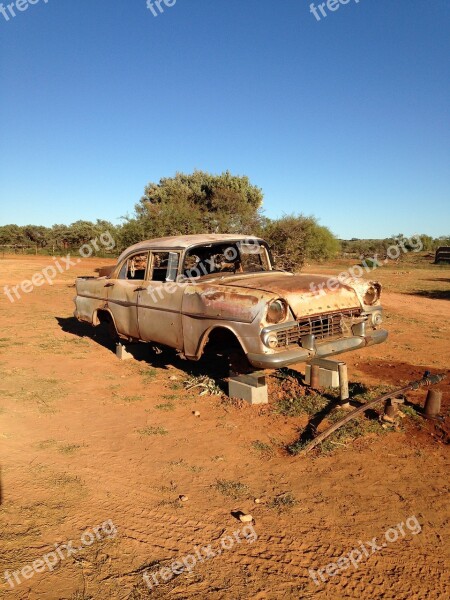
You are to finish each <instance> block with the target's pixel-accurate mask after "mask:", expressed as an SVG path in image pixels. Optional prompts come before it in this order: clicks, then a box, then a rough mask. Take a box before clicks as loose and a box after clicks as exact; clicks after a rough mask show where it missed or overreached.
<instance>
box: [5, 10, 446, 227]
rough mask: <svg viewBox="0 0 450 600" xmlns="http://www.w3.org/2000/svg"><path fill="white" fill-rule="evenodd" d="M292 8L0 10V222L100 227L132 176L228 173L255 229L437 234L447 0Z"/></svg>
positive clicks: (125, 194)
mask: <svg viewBox="0 0 450 600" xmlns="http://www.w3.org/2000/svg"><path fill="white" fill-rule="evenodd" d="M9 1H10V0H9ZM9 1H8V3H9ZM21 1H23V0H21ZM319 3H320V2H315V4H316V6H317V5H318V4H319ZM163 6H164V5H163ZM309 6H310V0H176V3H175V5H174V6H172V7H170V8H168V7H166V8H165V10H164V13H163V14H159V16H157V17H154V16H153V15H152V12H151V11H150V10H149V9H148V8H147V6H146V0H114V1H111V0H48V3H45V1H44V0H38V2H37V3H36V4H35V5H30V6H29V7H28V9H27V10H26V11H23V12H18V11H17V15H16V17H14V18H13V17H10V19H9V21H6V19H5V18H4V17H3V16H2V15H1V14H0V55H1V56H0V111H1V122H0V123H1V125H0V151H1V155H0V156H1V161H0V201H1V203H0V224H5V223H18V224H19V225H24V224H28V223H35V224H44V225H50V224H53V223H69V222H72V221H75V220H77V219H89V220H94V219H96V218H105V219H109V220H112V221H113V222H115V223H117V222H119V218H120V217H121V216H122V215H124V214H126V213H132V211H133V206H134V204H135V203H136V202H137V201H138V200H139V198H140V197H141V195H142V192H143V189H144V186H145V184H146V183H147V182H149V181H159V179H160V178H161V177H165V176H171V175H173V174H174V173H175V172H176V171H184V172H190V171H193V170H194V169H203V170H206V171H210V172H222V171H224V170H227V169H228V170H230V171H231V172H232V173H235V174H245V175H248V176H249V177H250V179H251V180H252V182H253V183H255V184H257V185H259V186H260V187H262V188H263V191H264V194H265V200H264V208H265V212H266V214H267V215H268V216H269V217H277V216H281V215H282V214H283V213H291V212H298V213H300V212H301V213H304V214H307V215H310V214H313V215H315V216H316V217H317V218H318V219H319V221H320V222H321V224H323V225H326V226H328V227H330V228H331V229H332V230H333V231H334V233H336V234H337V235H338V236H340V237H343V238H350V237H385V236H387V235H389V234H394V233H400V232H402V233H405V234H412V233H415V232H420V233H428V234H431V235H436V236H437V235H443V234H450V210H449V190H450V127H449V106H450V98H449V96H450V82H449V73H450V64H449V62H450V60H449V57H450V35H449V32H450V3H449V2H448V1H447V0H360V1H359V3H357V2H356V0H349V3H348V4H346V5H340V6H339V9H338V10H336V11H335V12H331V11H329V10H328V9H326V10H327V16H326V17H321V20H320V21H317V20H316V18H315V17H314V16H313V14H311V13H310V8H309ZM319 15H320V13H319Z"/></svg>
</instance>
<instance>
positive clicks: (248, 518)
mask: <svg viewBox="0 0 450 600" xmlns="http://www.w3.org/2000/svg"><path fill="white" fill-rule="evenodd" d="M239 521H241V523H252V522H253V517H252V515H246V514H244V513H241V514H240V515H239Z"/></svg>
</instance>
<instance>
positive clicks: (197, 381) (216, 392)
mask: <svg viewBox="0 0 450 600" xmlns="http://www.w3.org/2000/svg"><path fill="white" fill-rule="evenodd" d="M184 387H185V388H186V389H187V390H193V389H194V388H203V389H202V391H201V392H200V396H206V394H209V395H210V396H221V395H222V390H221V389H220V388H219V386H218V385H217V384H216V382H215V381H214V379H212V378H211V377H208V375H199V376H198V377H195V376H194V375H192V376H191V377H189V378H188V379H186V380H185V381H184Z"/></svg>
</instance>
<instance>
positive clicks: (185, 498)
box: [180, 494, 189, 502]
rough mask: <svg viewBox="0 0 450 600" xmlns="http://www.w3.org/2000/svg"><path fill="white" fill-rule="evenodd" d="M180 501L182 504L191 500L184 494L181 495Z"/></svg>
mask: <svg viewBox="0 0 450 600" xmlns="http://www.w3.org/2000/svg"><path fill="white" fill-rule="evenodd" d="M180 500H181V502H187V501H188V500H189V497H188V496H185V495H184V494H181V496H180Z"/></svg>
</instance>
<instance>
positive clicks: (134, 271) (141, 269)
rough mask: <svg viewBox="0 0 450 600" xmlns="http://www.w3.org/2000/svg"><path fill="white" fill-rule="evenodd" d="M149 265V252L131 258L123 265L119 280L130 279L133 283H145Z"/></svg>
mask: <svg viewBox="0 0 450 600" xmlns="http://www.w3.org/2000/svg"><path fill="white" fill-rule="evenodd" d="M147 264H148V252H143V253H141V254H135V255H134V256H130V258H128V259H127V260H126V261H125V262H124V263H123V265H122V267H121V269H120V272H119V279H130V280H131V281H143V280H144V279H145V272H146V270H147Z"/></svg>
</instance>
